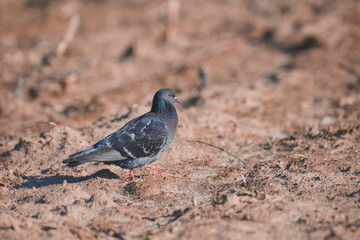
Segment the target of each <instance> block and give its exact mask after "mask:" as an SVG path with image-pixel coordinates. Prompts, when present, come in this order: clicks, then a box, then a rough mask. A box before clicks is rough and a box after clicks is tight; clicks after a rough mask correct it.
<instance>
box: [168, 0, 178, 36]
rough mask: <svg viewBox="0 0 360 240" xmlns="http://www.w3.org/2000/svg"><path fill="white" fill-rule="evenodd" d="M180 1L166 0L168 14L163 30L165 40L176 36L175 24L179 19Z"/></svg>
mask: <svg viewBox="0 0 360 240" xmlns="http://www.w3.org/2000/svg"><path fill="white" fill-rule="evenodd" d="M179 12H180V1H179V0H168V14H167V23H166V30H165V40H166V41H167V42H171V41H173V40H175V38H176V32H177V31H176V30H177V28H176V25H177V22H178V19H179Z"/></svg>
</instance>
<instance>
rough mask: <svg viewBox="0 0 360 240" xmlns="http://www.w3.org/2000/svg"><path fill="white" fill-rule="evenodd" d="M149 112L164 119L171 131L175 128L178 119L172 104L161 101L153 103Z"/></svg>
mask: <svg viewBox="0 0 360 240" xmlns="http://www.w3.org/2000/svg"><path fill="white" fill-rule="evenodd" d="M151 112H153V113H155V114H157V115H159V116H161V117H163V118H165V119H166V120H168V121H169V123H170V125H171V127H172V128H173V129H175V128H176V126H177V122H178V119H177V113H176V109H175V107H174V106H173V105H172V103H170V102H167V101H164V100H162V99H160V100H158V101H153V105H152V108H151Z"/></svg>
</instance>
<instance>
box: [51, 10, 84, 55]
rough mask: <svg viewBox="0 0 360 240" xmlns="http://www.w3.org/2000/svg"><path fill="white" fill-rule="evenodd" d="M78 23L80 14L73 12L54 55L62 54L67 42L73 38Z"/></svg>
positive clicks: (67, 44)
mask: <svg viewBox="0 0 360 240" xmlns="http://www.w3.org/2000/svg"><path fill="white" fill-rule="evenodd" d="M79 24H80V16H79V14H74V15H73V16H72V17H71V20H70V23H69V26H68V27H67V29H66V31H65V33H64V35H63V38H62V39H61V41H60V43H59V44H58V46H57V48H56V56H62V55H64V53H65V51H66V49H67V48H68V46H69V44H70V43H71V42H72V41H73V40H74V38H75V35H76V33H77V30H78V28H79Z"/></svg>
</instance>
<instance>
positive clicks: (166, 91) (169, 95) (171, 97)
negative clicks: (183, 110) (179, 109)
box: [151, 88, 180, 112]
mask: <svg viewBox="0 0 360 240" xmlns="http://www.w3.org/2000/svg"><path fill="white" fill-rule="evenodd" d="M173 102H178V103H180V100H179V99H177V98H176V96H175V92H174V90H172V89H170V88H163V89H160V90H159V91H157V92H156V94H155V96H154V99H153V104H152V108H151V111H152V112H159V111H162V110H165V109H168V108H169V105H172V103H173Z"/></svg>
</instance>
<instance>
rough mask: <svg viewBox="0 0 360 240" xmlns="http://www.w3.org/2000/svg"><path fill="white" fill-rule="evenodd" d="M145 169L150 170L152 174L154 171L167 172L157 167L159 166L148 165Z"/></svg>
mask: <svg viewBox="0 0 360 240" xmlns="http://www.w3.org/2000/svg"><path fill="white" fill-rule="evenodd" d="M144 168H149V169H150V173H151V171H152V170H155V171H158V172H161V171H162V170H165V169H164V168H160V167H157V166H154V165H146V166H145V167H144Z"/></svg>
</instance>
